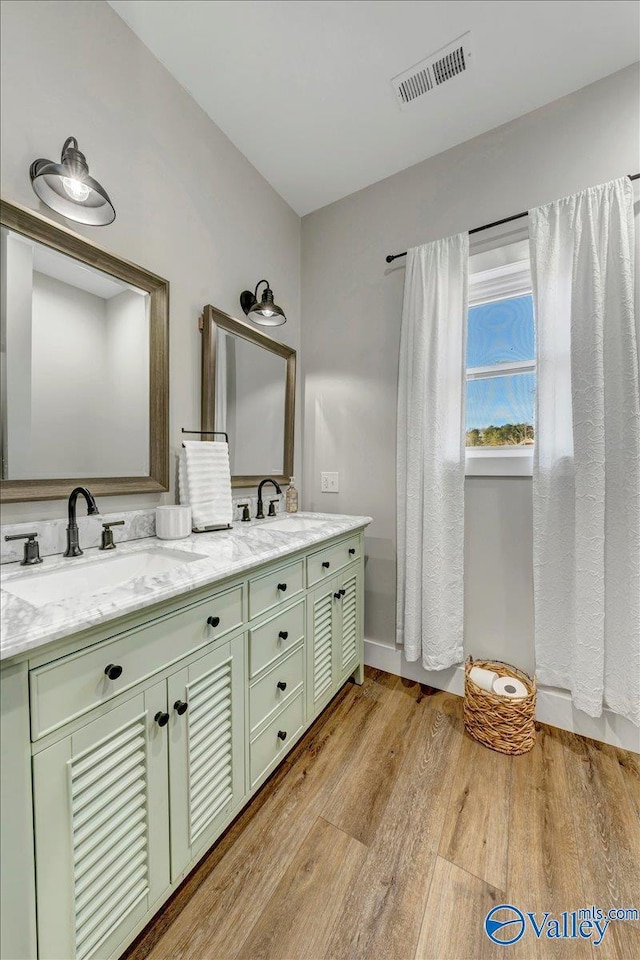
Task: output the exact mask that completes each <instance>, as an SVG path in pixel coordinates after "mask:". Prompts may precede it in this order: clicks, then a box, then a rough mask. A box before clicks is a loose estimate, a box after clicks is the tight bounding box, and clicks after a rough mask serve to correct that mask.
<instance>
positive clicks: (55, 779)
mask: <svg viewBox="0 0 640 960" xmlns="http://www.w3.org/2000/svg"><path fill="white" fill-rule="evenodd" d="M369 521H370V518H368V517H340V516H327V515H319V514H313V515H312V514H298V515H296V516H295V517H291V518H284V519H283V518H277V519H276V520H266V521H264V522H263V523H252V524H250V525H249V524H246V525H245V524H236V525H235V527H234V529H233V530H230V531H228V532H227V531H225V532H219V533H213V534H204V535H201V536H191V537H190V538H188V539H187V540H181V541H179V542H176V543H170V544H167V543H165V542H162V541H158V540H155V539H154V538H151V539H147V540H139V541H135V542H129V543H126V544H121V545H120V546H119V547H118V549H117V551H115V552H114V554H113V555H106V556H105V554H100V553H99V552H98V551H88V552H87V553H86V554H85V556H84V557H82V558H78V559H72V560H63V559H62V558H60V557H55V558H49V559H48V561H47V562H46V563H45V564H43V565H41V566H40V567H39V568H37V569H35V570H34V569H25V568H24V567H20V566H18V565H17V564H11V565H5V567H4V570H3V572H4V579H3V590H2V604H3V607H2V609H3V623H2V626H3V631H2V665H1V672H0V682H1V684H2V725H1V730H2V784H3V804H2V837H3V840H2V843H3V850H2V854H3V856H2V869H3V875H2V897H3V902H2V917H3V924H2V927H3V929H2V955H3V956H7V957H12V958H16V960H17V958H22V957H25V958H26V957H39V958H42V960H45V958H46V960H53V958H70V957H75V958H81V960H85V958H92V957H101V958H107V957H118V956H119V955H120V954H121V953H122V952H123V950H124V949H125V948H126V947H127V945H128V944H129V943H130V942H131V941H132V940H133V938H134V937H135V936H136V935H137V934H138V933H139V931H140V930H141V929H142V928H143V927H144V926H145V924H146V923H147V922H148V921H149V920H150V919H151V917H152V916H153V915H154V913H155V912H156V911H157V910H158V909H159V908H160V907H161V905H162V903H163V902H164V901H165V900H166V899H167V897H168V896H169V895H170V894H171V893H172V892H173V891H174V890H175V888H176V887H177V886H178V885H179V884H180V882H181V881H182V880H183V879H184V877H185V876H186V875H187V873H188V872H189V871H190V870H191V869H192V868H193V867H194V865H195V864H196V863H197V861H198V860H199V859H200V858H201V857H202V856H203V854H204V853H205V852H206V851H207V850H208V849H209V848H210V847H211V845H212V844H213V843H214V841H215V840H216V838H217V837H219V836H220V834H221V833H222V831H223V830H224V829H225V828H226V827H227V825H228V824H229V823H230V822H231V821H232V820H233V818H234V817H235V816H236V815H237V814H238V812H239V811H240V810H241V809H242V807H243V806H244V805H245V804H246V803H247V802H248V800H249V799H250V798H251V796H252V795H253V794H254V793H255V792H256V790H258V788H259V787H260V786H261V784H262V783H263V782H264V781H265V779H266V778H267V777H268V776H269V775H270V774H271V773H272V772H273V770H274V769H275V768H276V767H277V765H278V764H279V763H280V762H281V760H282V759H283V757H284V756H286V754H287V753H288V752H289V751H290V750H291V748H292V747H293V745H294V744H295V743H296V741H297V740H298V739H299V738H300V736H301V735H302V733H303V732H304V731H305V730H306V729H307V727H308V726H309V725H310V724H311V723H312V722H313V720H314V719H315V718H316V717H317V716H318V715H319V713H320V712H321V711H322V710H323V708H324V707H325V706H326V705H327V704H328V702H329V701H330V700H331V698H332V697H333V696H334V695H335V693H336V692H337V691H338V690H339V688H340V687H341V685H342V684H344V683H345V681H347V680H348V679H349V678H350V677H353V678H355V680H356V682H362V671H363V599H362V598H363V570H364V558H363V531H364V528H365V526H366V525H367V524H368V523H369ZM69 578H71V579H69Z"/></svg>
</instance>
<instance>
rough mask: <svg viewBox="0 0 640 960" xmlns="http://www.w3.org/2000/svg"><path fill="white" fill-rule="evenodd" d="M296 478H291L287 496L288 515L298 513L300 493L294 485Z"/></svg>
mask: <svg viewBox="0 0 640 960" xmlns="http://www.w3.org/2000/svg"><path fill="white" fill-rule="evenodd" d="M294 480H295V477H291V480H290V481H289V486H288V488H287V493H286V495H285V498H284V500H285V507H286V510H287V513H297V512H298V491H297V490H296V488H295V487H294V485H293V481H294Z"/></svg>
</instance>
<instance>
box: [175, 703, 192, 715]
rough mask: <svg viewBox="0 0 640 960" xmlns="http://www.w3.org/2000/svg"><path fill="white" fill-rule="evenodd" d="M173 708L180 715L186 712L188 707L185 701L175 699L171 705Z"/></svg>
mask: <svg viewBox="0 0 640 960" xmlns="http://www.w3.org/2000/svg"><path fill="white" fill-rule="evenodd" d="M173 709H174V710H175V712H176V713H178V714H179V715H180V716H182V714H183V713H186V712H187V710H188V709H189V704H188V703H185V702H184V700H176V702H175V703H174V705H173Z"/></svg>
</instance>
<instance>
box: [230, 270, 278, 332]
mask: <svg viewBox="0 0 640 960" xmlns="http://www.w3.org/2000/svg"><path fill="white" fill-rule="evenodd" d="M261 283H266V287H265V289H264V290H263V291H262V299H261V301H260V303H258V287H259V286H260V284H261ZM240 306H241V307H242V309H243V310H244V312H245V313H246V314H247V316H248V317H249V319H250V320H253V322H254V323H258V324H260V325H261V326H263V327H279V326H281V325H282V324H283V323H286V322H287V318H286V317H285V315H284V310H283V309H282V307H279V306H278V304H277V303H274V302H273V290H272V289H271V287H270V286H269V281H268V280H259V281H258V283H257V284H256V289H255V292H254V293H251V290H243V291H242V293H241V294H240Z"/></svg>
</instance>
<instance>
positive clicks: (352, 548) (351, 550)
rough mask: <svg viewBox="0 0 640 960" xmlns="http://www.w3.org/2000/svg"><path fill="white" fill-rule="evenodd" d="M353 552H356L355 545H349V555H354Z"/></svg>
mask: <svg viewBox="0 0 640 960" xmlns="http://www.w3.org/2000/svg"><path fill="white" fill-rule="evenodd" d="M355 553H356V548H355V547H349V556H350V557H353V556H355Z"/></svg>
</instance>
